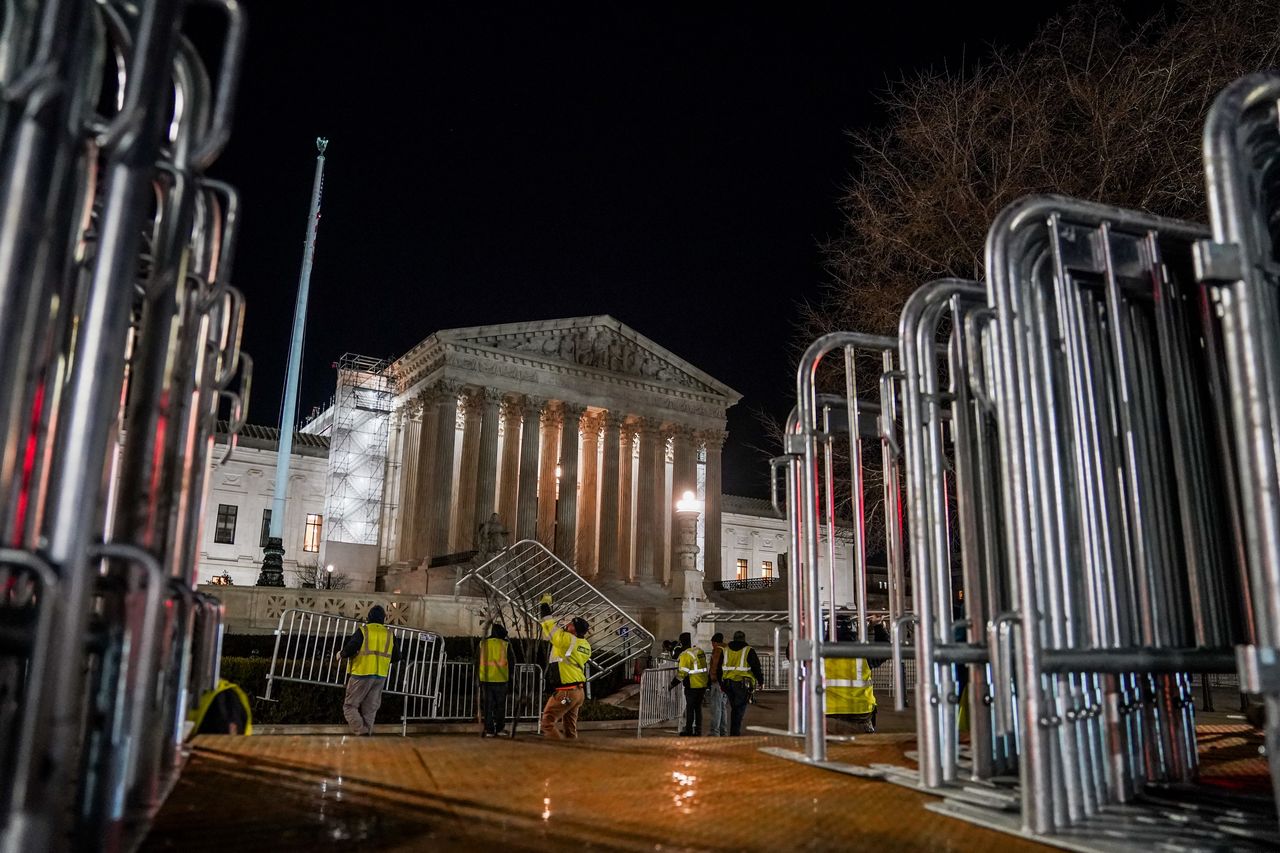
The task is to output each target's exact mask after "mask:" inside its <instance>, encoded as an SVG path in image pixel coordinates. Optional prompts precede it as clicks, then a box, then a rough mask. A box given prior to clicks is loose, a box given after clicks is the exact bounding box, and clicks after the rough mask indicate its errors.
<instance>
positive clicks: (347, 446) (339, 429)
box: [325, 353, 394, 545]
mask: <svg viewBox="0 0 1280 853" xmlns="http://www.w3.org/2000/svg"><path fill="white" fill-rule="evenodd" d="M390 364H391V363H390V361H389V360H387V359H377V358H372V357H370V356H365V355H355V354H353V353H344V354H343V356H342V357H341V358H340V359H338V362H337V366H338V388H337V392H336V393H335V394H334V401H333V425H332V427H331V432H330V437H329V471H328V476H327V478H326V486H327V488H326V490H325V491H326V494H327V497H326V499H325V518H326V522H327V536H326V538H327V539H328V540H329V541H332V542H350V543H354V544H357V545H377V544H378V536H379V528H380V526H381V524H380V522H381V517H382V502H383V494H382V492H383V489H382V486H383V481H384V480H385V478H386V474H387V433H388V427H389V424H390V420H391V409H392V399H393V396H394V392H393V390H392V387H391V377H390V375H389V371H388V368H389V367H390Z"/></svg>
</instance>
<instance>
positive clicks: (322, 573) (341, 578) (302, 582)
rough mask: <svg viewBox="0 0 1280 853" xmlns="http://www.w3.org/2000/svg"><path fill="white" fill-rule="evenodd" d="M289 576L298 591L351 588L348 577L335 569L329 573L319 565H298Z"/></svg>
mask: <svg viewBox="0 0 1280 853" xmlns="http://www.w3.org/2000/svg"><path fill="white" fill-rule="evenodd" d="M291 574H292V575H293V579H294V580H295V581H296V582H297V586H298V587H299V588H300V589H346V588H347V587H349V586H351V578H350V576H348V575H346V574H344V573H342V572H340V571H338V570H337V569H334V570H333V571H332V572H330V571H329V570H328V569H326V568H323V567H321V565H320V564H319V563H299V564H298V566H297V568H295V569H293V570H291Z"/></svg>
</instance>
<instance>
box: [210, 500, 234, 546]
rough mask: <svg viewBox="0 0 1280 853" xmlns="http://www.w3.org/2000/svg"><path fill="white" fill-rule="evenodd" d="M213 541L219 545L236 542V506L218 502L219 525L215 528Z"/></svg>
mask: <svg viewBox="0 0 1280 853" xmlns="http://www.w3.org/2000/svg"><path fill="white" fill-rule="evenodd" d="M213 541H214V542H217V543H218V544H219V545H234V544H236V507H235V506H234V505H233V504H218V525H217V527H215V528H214V529H213Z"/></svg>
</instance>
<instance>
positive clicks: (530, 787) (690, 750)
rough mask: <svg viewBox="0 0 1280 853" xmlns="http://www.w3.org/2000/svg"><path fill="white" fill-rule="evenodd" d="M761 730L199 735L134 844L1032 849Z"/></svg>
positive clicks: (890, 738) (864, 760)
mask: <svg viewBox="0 0 1280 853" xmlns="http://www.w3.org/2000/svg"><path fill="white" fill-rule="evenodd" d="M1214 728H1222V729H1223V731H1220V732H1216V733H1214V737H1211V738H1207V739H1206V740H1207V742H1206V746H1209V745H1210V744H1212V745H1213V748H1214V749H1217V750H1220V753H1219V755H1220V757H1221V758H1222V759H1223V760H1222V761H1221V762H1219V763H1218V764H1217V765H1214V767H1220V768H1226V772H1224V773H1219V774H1218V775H1219V777H1220V778H1232V777H1239V778H1247V777H1248V774H1249V773H1255V772H1256V770H1257V769H1258V765H1259V764H1260V762H1259V761H1258V760H1257V749H1256V744H1255V743H1253V740H1252V739H1251V737H1250V736H1248V735H1244V734H1241V731H1243V730H1242V729H1240V728H1239V727H1237V728H1236V729H1235V730H1232V729H1230V728H1229V727H1214ZM1206 734H1208V733H1206ZM911 741H912V737H911V736H910V735H892V734H891V735H870V736H861V737H859V738H858V740H857V742H856V743H852V744H833V745H832V747H831V749H830V753H831V754H830V757H831V758H832V759H833V760H837V761H845V762H849V763H856V764H862V765H868V764H873V763H880V762H883V763H892V764H898V765H903V764H905V763H906V761H905V759H904V758H903V754H904V751H907V750H910V749H912V748H913V746H914V744H913V743H912V742H911ZM761 746H781V747H786V748H798V746H799V742H798V741H795V740H791V739H788V738H778V737H743V738H699V739H689V738H668V737H659V738H646V739H644V740H626V739H623V738H617V737H613V738H603V737H595V738H593V737H592V736H591V735H590V734H588V735H587V736H586V737H585V738H584V739H583V740H580V741H578V742H576V743H548V742H543V741H542V740H541V739H539V738H536V737H525V738H521V739H517V740H515V741H512V740H507V739H489V740H482V739H479V738H476V737H471V736H462V735H457V736H450V735H435V736H425V737H418V738H408V739H405V738H400V737H395V736H388V737H376V738H350V737H343V736H324V735H316V736H275V737H250V738H231V737H208V736H206V737H201V738H200V739H198V740H197V742H196V744H195V747H194V749H193V752H192V755H191V758H190V761H189V763H188V765H187V767H186V770H185V771H184V773H183V775H182V777H181V779H180V780H179V782H178V784H177V787H176V788H175V789H174V791H173V793H172V794H171V795H170V797H169V799H168V801H167V802H166V804H165V806H164V808H163V809H162V811H161V813H160V815H159V816H158V818H157V820H156V823H155V826H154V828H153V830H152V832H151V834H150V835H149V837H148V838H147V840H146V842H145V843H144V845H143V848H142V849H143V850H148V851H152V850H184V851H185V850H215V849H216V850H219V851H227V850H235V851H248V850H300V849H321V848H343V849H346V850H373V849H378V850H392V849H394V850H474V849H484V848H499V847H500V848H502V849H504V850H515V851H519V850H551V849H557V848H558V849H564V848H565V847H566V846H568V847H569V848H570V849H573V848H578V847H584V848H587V849H619V850H655V849H685V848H689V849H706V850H771V851H772V850H796V849H804V850H849V849H860V848H865V849H876V850H884V851H888V850H894V851H898V850H948V851H965V850H974V851H983V853H989V851H994V850H1000V851H1006V850H1023V849H1026V850H1030V849H1040V850H1043V849H1047V848H1043V847H1040V846H1038V845H1034V844H1031V843H1029V842H1026V841H1022V840H1020V839H1017V838H1013V837H1011V836H1008V835H1002V834H999V833H996V832H992V831H989V830H985V829H981V828H978V827H976V826H972V825H970V824H966V823H963V822H960V821H956V820H952V819H949V818H947V817H944V816H942V815H939V814H935V813H933V812H931V811H928V810H926V809H925V808H924V807H923V806H924V804H925V803H927V802H931V801H933V799H934V798H932V797H929V796H926V795H923V794H920V793H917V792H915V791H912V790H910V789H907V788H903V787H899V786H897V785H892V784H888V783H885V782H882V781H878V780H874V779H861V778H856V777H852V776H846V775H842V774H839V773H833V772H830V771H827V770H821V769H817V768H813V767H808V766H805V765H803V764H799V763H795V762H791V761H784V760H781V759H778V758H775V757H772V756H769V755H765V754H762V753H761V752H760V751H759V747H761ZM1251 750H1252V752H1250V751H1251ZM1210 754H1212V753H1211V752H1207V753H1206V755H1210ZM1239 762H1245V763H1244V764H1240V763H1239ZM1209 769H1210V770H1212V769H1213V768H1209Z"/></svg>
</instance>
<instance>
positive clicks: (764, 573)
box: [760, 560, 773, 578]
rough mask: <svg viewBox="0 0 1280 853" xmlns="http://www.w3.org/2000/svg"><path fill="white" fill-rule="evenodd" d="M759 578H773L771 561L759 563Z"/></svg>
mask: <svg viewBox="0 0 1280 853" xmlns="http://www.w3.org/2000/svg"><path fill="white" fill-rule="evenodd" d="M760 576H761V577H764V578H772V577H773V560H761V561H760Z"/></svg>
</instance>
